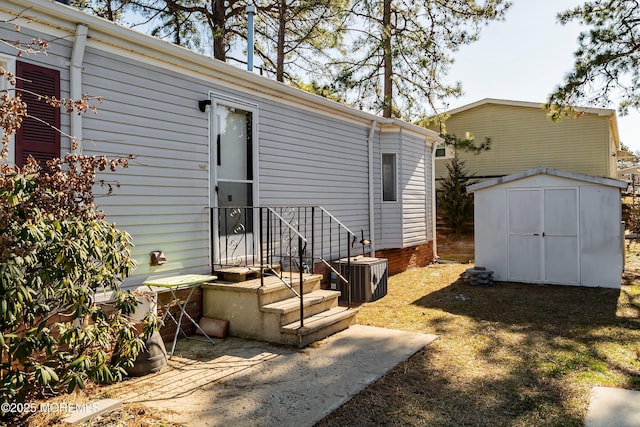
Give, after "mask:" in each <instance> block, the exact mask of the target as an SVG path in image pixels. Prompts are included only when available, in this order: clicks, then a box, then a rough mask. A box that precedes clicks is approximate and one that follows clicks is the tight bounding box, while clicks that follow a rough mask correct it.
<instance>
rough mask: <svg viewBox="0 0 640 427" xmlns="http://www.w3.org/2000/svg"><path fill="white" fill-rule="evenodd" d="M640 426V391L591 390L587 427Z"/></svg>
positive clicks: (609, 388)
mask: <svg viewBox="0 0 640 427" xmlns="http://www.w3.org/2000/svg"><path fill="white" fill-rule="evenodd" d="M637 426H640V391H635V390H624V389H620V388H611V387H594V388H593V389H592V390H591V400H590V402H589V411H588V413H587V419H586V421H585V427H637Z"/></svg>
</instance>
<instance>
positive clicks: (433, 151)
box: [427, 139, 440, 262]
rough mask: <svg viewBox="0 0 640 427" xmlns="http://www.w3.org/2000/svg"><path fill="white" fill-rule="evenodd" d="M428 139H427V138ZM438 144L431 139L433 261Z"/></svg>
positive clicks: (434, 255) (437, 257)
mask: <svg viewBox="0 0 640 427" xmlns="http://www.w3.org/2000/svg"><path fill="white" fill-rule="evenodd" d="M427 140H428V139H427ZM437 149H438V144H437V141H436V140H432V141H431V233H432V236H433V240H432V244H431V248H432V249H433V262H437V261H438V259H439V258H440V257H439V256H438V244H437V240H438V235H437V230H436V224H437V223H438V218H437V217H438V215H437V214H436V150H437Z"/></svg>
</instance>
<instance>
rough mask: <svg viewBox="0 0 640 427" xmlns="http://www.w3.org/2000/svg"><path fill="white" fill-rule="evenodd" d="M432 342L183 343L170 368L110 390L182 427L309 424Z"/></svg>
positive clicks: (351, 334)
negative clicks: (165, 413)
mask: <svg viewBox="0 0 640 427" xmlns="http://www.w3.org/2000/svg"><path fill="white" fill-rule="evenodd" d="M436 338H437V337H436V336H435V335H428V334H419V333H412V332H403V331H397V330H391V329H383V328H375V327H370V326H362V325H354V326H351V327H350V328H349V329H347V330H345V331H342V332H340V333H338V334H335V335H333V336H331V337H329V338H326V339H324V340H322V341H319V342H317V343H314V344H313V345H311V346H310V347H308V348H305V349H302V350H298V349H294V348H290V347H282V346H275V345H271V344H268V343H263V342H257V341H250V340H242V339H239V338H227V339H226V340H224V341H222V340H220V341H218V343H217V345H215V346H212V345H210V344H206V343H200V342H196V341H193V340H180V341H179V342H178V344H179V345H178V347H177V348H176V356H174V358H173V359H172V360H171V361H170V367H168V368H163V370H162V371H161V372H160V373H158V374H152V375H149V376H147V377H142V378H139V379H135V380H133V382H129V383H128V384H126V383H125V384H122V385H119V386H118V387H121V390H120V391H118V389H117V388H114V389H113V390H112V391H111V392H112V396H114V397H118V398H120V399H122V400H124V401H126V402H139V403H143V404H145V405H148V406H151V407H156V408H158V409H162V410H165V411H166V410H169V411H175V412H174V413H173V414H169V418H170V420H171V421H175V422H179V423H182V424H185V425H187V426H221V425H242V426H267V425H291V426H293V425H295V426H312V425H313V424H314V423H316V422H317V421H319V420H320V419H322V418H323V417H324V416H326V415H328V414H329V413H331V412H332V411H333V410H335V409H336V408H338V407H339V406H340V405H342V404H343V403H345V402H347V401H348V400H349V399H350V398H351V397H353V396H354V395H356V394H357V393H359V392H360V391H362V390H363V389H364V388H365V387H366V386H367V385H369V384H371V383H372V382H374V381H376V380H377V379H379V378H380V377H381V376H382V375H384V374H385V373H386V372H387V371H388V370H389V369H391V368H393V367H394V366H396V365H397V364H398V363H400V362H402V361H404V360H406V359H408V358H409V357H411V356H412V355H413V354H415V353H416V352H418V351H419V350H421V349H422V348H424V347H425V346H427V345H429V344H430V343H431V342H433V341H434V340H435V339H436ZM194 352H195V353H194ZM187 353H188V354H191V355H192V356H191V357H192V358H188V357H185V356H186V355H187ZM194 354H196V355H197V357H196V358H193V355H194Z"/></svg>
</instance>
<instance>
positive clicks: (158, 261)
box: [150, 251, 167, 266]
mask: <svg viewBox="0 0 640 427" xmlns="http://www.w3.org/2000/svg"><path fill="white" fill-rule="evenodd" d="M150 255H151V265H153V266H157V265H162V264H166V263H167V257H166V256H165V254H164V252H162V251H151V254H150Z"/></svg>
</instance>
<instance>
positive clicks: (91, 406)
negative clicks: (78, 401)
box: [62, 399, 122, 424]
mask: <svg viewBox="0 0 640 427" xmlns="http://www.w3.org/2000/svg"><path fill="white" fill-rule="evenodd" d="M121 406H122V402H121V401H119V400H117V399H101V400H98V401H96V402H91V403H87V404H85V405H82V407H80V408H78V410H77V411H73V412H71V414H69V415H67V416H66V417H65V418H64V419H63V420H62V422H64V423H67V424H80V423H83V422H85V421H88V420H89V419H91V418H93V417H95V416H98V415H100V414H104V413H105V412H109V411H112V410H114V409H117V408H119V407H121Z"/></svg>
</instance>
